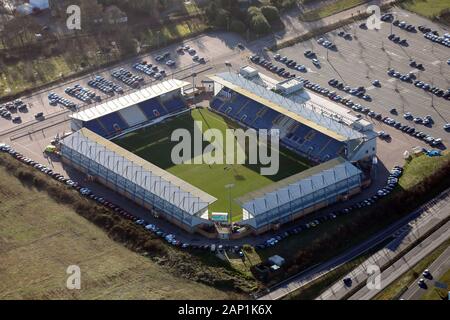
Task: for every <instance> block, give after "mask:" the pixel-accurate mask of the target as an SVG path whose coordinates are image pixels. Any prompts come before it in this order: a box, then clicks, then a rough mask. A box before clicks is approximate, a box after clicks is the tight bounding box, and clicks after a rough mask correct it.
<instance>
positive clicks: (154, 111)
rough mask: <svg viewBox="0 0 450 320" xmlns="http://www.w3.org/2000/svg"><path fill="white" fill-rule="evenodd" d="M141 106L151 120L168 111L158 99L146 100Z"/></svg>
mask: <svg viewBox="0 0 450 320" xmlns="http://www.w3.org/2000/svg"><path fill="white" fill-rule="evenodd" d="M139 108H140V109H141V110H142V112H144V114H145V115H146V116H147V118H148V119H149V120H153V119H156V118H158V117H160V116H163V115H166V114H167V111H166V110H165V109H164V107H163V106H162V105H161V103H160V101H159V100H158V99H151V100H147V101H144V102H142V103H140V104H139Z"/></svg>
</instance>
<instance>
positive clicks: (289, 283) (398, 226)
mask: <svg viewBox="0 0 450 320" xmlns="http://www.w3.org/2000/svg"><path fill="white" fill-rule="evenodd" d="M443 205H444V206H445V209H444V210H442V206H443ZM447 208H450V190H447V191H446V192H445V193H442V194H441V195H440V196H439V197H436V199H435V200H432V201H430V202H428V203H427V204H425V205H423V206H422V207H421V208H419V209H417V210H416V211H414V212H412V213H411V214H409V215H408V216H406V217H405V218H403V219H401V220H399V221H397V222H396V223H394V224H392V225H391V226H389V227H387V228H386V229H384V230H383V231H381V232H379V233H377V234H375V235H374V236H372V237H371V238H370V239H368V240H366V241H365V242H363V243H361V244H359V245H357V246H355V247H353V248H351V249H350V250H348V251H347V252H345V253H344V254H342V255H340V256H338V257H336V258H334V259H331V260H329V261H327V262H325V263H323V264H321V265H319V266H316V267H313V268H311V270H308V271H306V272H303V273H301V274H299V275H297V276H295V277H292V278H291V279H287V280H285V281H283V282H282V283H280V284H278V285H276V286H275V287H273V288H270V292H269V293H267V294H266V295H264V296H262V297H260V298H259V299H260V300H278V299H281V298H283V297H284V296H286V295H287V294H289V293H291V292H294V291H296V290H299V289H301V288H302V287H303V286H305V285H307V284H308V283H311V282H312V281H314V280H316V279H318V278H320V277H321V276H323V275H325V274H327V273H329V272H332V271H333V270H335V269H336V268H338V267H339V266H341V265H343V264H345V263H346V262H348V261H350V260H353V259H355V258H356V257H358V256H360V255H361V254H363V253H364V252H366V251H368V250H369V249H370V248H372V247H374V246H376V245H377V244H379V243H381V242H383V241H385V240H386V239H388V238H390V237H396V239H395V240H394V241H393V242H391V243H390V244H388V245H386V246H385V247H384V248H383V249H382V250H381V252H377V253H376V254H375V255H374V256H372V257H370V258H369V259H368V260H366V261H365V262H364V263H363V264H361V266H360V267H358V270H359V271H358V272H352V274H351V275H347V276H346V277H348V276H351V277H352V279H354V281H358V282H360V281H365V279H367V274H366V266H367V265H369V264H374V263H377V264H378V263H379V262H380V261H381V260H380V258H384V259H386V261H388V260H389V259H391V258H393V254H392V250H393V249H395V248H396V247H398V244H397V243H396V242H399V241H403V239H404V238H408V237H411V239H414V238H418V237H419V236H420V235H421V234H424V233H426V232H427V230H429V229H430V228H432V227H433V226H434V225H436V223H438V222H439V221H441V220H442V219H444V218H445V217H447V216H448V215H450V211H449V210H446V209H447ZM409 241H411V240H409ZM393 244H395V246H393ZM358 277H359V279H360V280H358ZM343 278H345V277H343ZM347 292H348V288H347V289H346V288H343V285H342V280H340V281H338V282H337V283H336V284H335V285H333V286H332V287H331V288H330V289H328V290H327V291H325V292H324V293H323V294H322V295H321V296H320V297H319V298H318V299H334V298H338V297H343V296H344V295H345V294H346V293H347Z"/></svg>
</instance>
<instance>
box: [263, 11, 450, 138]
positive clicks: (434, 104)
mask: <svg viewBox="0 0 450 320" xmlns="http://www.w3.org/2000/svg"><path fill="white" fill-rule="evenodd" d="M395 12H396V16H397V19H399V20H405V21H407V22H408V23H411V24H413V25H415V26H418V25H427V26H429V27H431V28H433V29H435V30H438V31H439V32H440V33H441V34H443V33H445V32H448V30H445V29H443V28H441V27H440V26H438V25H436V24H434V23H432V22H430V21H429V20H427V19H424V18H422V17H419V16H417V15H415V14H412V13H410V12H407V11H404V10H401V9H396V10H395ZM360 23H361V22H360V21H359V22H357V23H354V24H351V25H347V26H345V27H343V28H340V29H336V30H334V31H332V32H329V33H327V34H324V35H321V36H317V37H316V38H313V39H310V40H308V41H304V42H301V43H298V44H296V45H294V46H292V47H288V48H285V49H282V50H280V51H279V52H278V53H279V54H281V55H282V56H287V57H289V58H290V59H294V60H295V61H297V63H300V64H303V65H305V67H306V68H307V69H308V72H306V73H301V72H298V71H294V72H295V73H296V74H297V75H299V76H302V77H304V78H306V79H308V80H310V81H312V82H315V83H317V84H319V85H321V86H324V87H327V88H331V89H333V90H334V91H336V92H337V93H338V94H340V95H341V96H342V97H346V98H351V99H352V100H353V101H354V102H355V103H360V104H361V105H363V106H365V107H368V108H370V109H371V110H373V111H375V112H380V113H382V114H383V116H389V117H391V118H393V119H395V120H397V121H401V122H402V123H403V124H407V125H409V126H412V127H414V128H415V129H416V130H419V131H423V132H425V133H428V134H431V135H433V136H434V137H436V138H438V137H440V138H442V139H443V140H444V142H445V144H447V145H448V144H449V142H450V133H449V132H446V131H444V130H443V125H444V124H446V123H449V122H450V101H448V100H445V99H443V98H440V97H437V96H434V95H432V94H430V93H426V92H425V91H424V90H423V89H419V88H416V87H415V86H414V85H413V84H411V83H406V82H403V81H400V80H399V79H396V78H392V77H390V76H388V75H387V70H388V68H394V69H395V70H396V71H398V72H400V73H402V74H406V73H408V72H414V73H415V75H416V76H417V79H419V80H421V81H424V82H427V83H434V85H437V86H439V87H440V88H442V89H444V90H446V89H448V88H450V66H449V65H448V64H447V60H448V59H449V58H450V50H449V48H447V47H444V46H442V45H439V44H436V43H434V42H431V41H429V40H427V39H425V38H424V37H423V34H422V33H421V32H420V31H418V32H417V33H411V32H408V31H405V30H403V29H400V28H398V27H395V26H393V28H392V31H393V33H395V34H396V35H398V36H400V37H401V38H402V39H403V38H405V39H407V41H408V43H409V45H408V46H407V47H404V46H400V45H398V44H396V43H394V42H392V41H390V40H388V35H389V34H390V32H391V24H389V23H382V25H381V29H380V30H365V29H361V28H359V24H360ZM340 31H344V32H346V33H349V34H351V35H352V40H345V39H344V38H343V37H340V36H338V33H339V32H340ZM319 38H324V39H327V40H329V41H331V42H333V43H335V44H336V46H337V51H336V52H334V51H332V50H327V49H326V48H324V47H323V46H322V45H320V44H318V43H317V39H319ZM305 50H312V51H313V52H315V53H316V55H317V59H318V60H319V61H320V63H321V66H320V67H319V68H318V67H316V66H314V65H313V63H312V61H311V59H308V58H306V57H305V56H304V55H303V53H304V51H305ZM260 53H261V54H262V55H263V56H264V58H266V59H269V60H272V62H274V63H275V64H276V65H279V66H281V64H280V63H277V62H275V61H274V60H273V58H272V53H264V52H260ZM411 59H413V60H415V61H417V63H422V64H423V65H424V68H425V70H423V71H420V70H417V69H415V68H412V67H410V66H409V63H410V60H411ZM288 70H289V68H288ZM289 71H291V70H289ZM330 79H337V80H339V81H341V82H343V83H345V84H346V85H349V86H351V87H352V88H354V87H358V86H364V87H365V88H367V93H368V94H369V95H370V96H371V97H372V101H370V102H368V101H365V100H362V99H360V98H357V97H353V96H351V95H349V94H347V93H345V92H343V91H340V90H337V89H334V88H332V87H331V86H330V85H328V81H329V80H330ZM373 80H379V81H380V82H381V87H379V88H378V87H375V86H373V85H372V81H373ZM392 108H396V109H397V111H398V115H393V114H390V112H389V111H390V109H392ZM349 110H351V109H350V108H349ZM405 112H411V113H412V114H413V115H414V116H418V117H424V116H426V115H431V116H432V118H433V119H434V121H435V124H434V125H432V126H424V125H421V124H415V123H414V122H413V121H408V120H405V119H404V118H403V114H404V113H405ZM352 113H355V112H352ZM364 117H365V118H366V119H367V120H368V121H370V122H374V123H375V125H376V128H377V130H384V131H387V132H389V133H391V132H393V131H397V130H395V129H392V128H391V127H390V126H388V125H385V124H384V123H382V122H379V121H376V120H373V119H372V118H370V117H368V116H364ZM402 135H403V136H405V139H409V138H411V137H409V136H408V135H405V134H402ZM397 140H399V139H398V138H396V137H393V143H397ZM411 141H412V142H414V141H415V143H416V144H417V145H420V144H421V143H420V141H419V140H417V139H415V138H411Z"/></svg>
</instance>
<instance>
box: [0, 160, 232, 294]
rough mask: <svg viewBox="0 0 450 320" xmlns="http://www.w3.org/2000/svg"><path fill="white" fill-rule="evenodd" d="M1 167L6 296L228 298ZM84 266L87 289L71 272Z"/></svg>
mask: <svg viewBox="0 0 450 320" xmlns="http://www.w3.org/2000/svg"><path fill="white" fill-rule="evenodd" d="M6 170H7V169H6V168H5V167H1V166H0V256H1V266H0V299H2V300H5V299H227V297H228V295H227V294H226V293H224V292H222V291H219V290H216V289H214V288H212V287H208V286H206V285H203V284H200V283H197V282H194V281H190V280H187V279H184V278H179V277H177V276H174V275H173V274H172V273H169V272H168V270H167V268H165V267H161V266H159V265H157V264H156V263H154V262H152V261H151V260H150V259H148V258H147V257H144V256H142V255H140V254H137V253H134V252H132V251H130V250H128V249H127V248H125V247H124V246H122V245H121V244H119V243H117V242H115V241H113V240H112V239H110V238H109V237H108V236H107V234H106V233H105V232H104V231H103V230H101V229H100V228H98V227H97V226H95V225H94V224H92V223H91V222H89V221H88V220H86V219H84V218H83V217H81V216H80V215H79V214H77V213H76V212H74V210H73V209H71V208H70V207H69V206H65V205H62V204H59V203H57V202H55V201H54V200H53V199H52V198H50V197H49V195H48V194H47V193H46V192H44V191H38V190H37V189H35V188H34V187H32V186H29V185H27V184H23V183H21V182H20V181H19V180H18V179H17V178H15V177H14V176H11V175H10V174H9V173H8V172H7V171H6ZM70 265H78V266H79V267H80V268H81V290H68V289H67V288H66V280H67V277H68V275H67V274H66V269H67V267H68V266H70Z"/></svg>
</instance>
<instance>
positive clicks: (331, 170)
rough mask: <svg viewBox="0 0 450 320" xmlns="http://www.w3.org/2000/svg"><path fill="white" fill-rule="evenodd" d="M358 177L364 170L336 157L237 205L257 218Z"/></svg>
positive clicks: (248, 196) (258, 192)
mask: <svg viewBox="0 0 450 320" xmlns="http://www.w3.org/2000/svg"><path fill="white" fill-rule="evenodd" d="M357 175H361V170H359V169H358V168H356V167H355V166H354V165H353V164H351V163H350V162H348V161H346V160H344V159H343V158H336V159H333V160H330V161H328V162H325V163H323V164H321V165H318V166H316V167H313V168H311V169H308V170H306V171H303V172H301V173H298V174H296V175H294V176H291V177H288V178H286V179H284V180H281V181H279V182H277V183H274V184H272V185H269V186H268V187H266V188H263V189H261V190H258V191H255V192H252V193H249V194H247V195H245V196H243V197H241V198H238V199H237V202H239V203H240V204H241V205H242V208H244V209H245V210H247V211H248V212H249V213H251V214H252V215H253V216H256V215H259V214H262V213H264V212H267V211H269V210H271V209H274V208H277V207H279V206H282V205H283V204H287V203H289V202H291V201H293V200H296V199H299V198H302V197H304V196H307V195H309V194H312V193H314V192H316V191H319V190H323V189H325V188H327V187H329V186H332V185H334V184H336V183H338V182H340V181H345V180H346V179H348V178H350V177H353V176H357Z"/></svg>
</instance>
